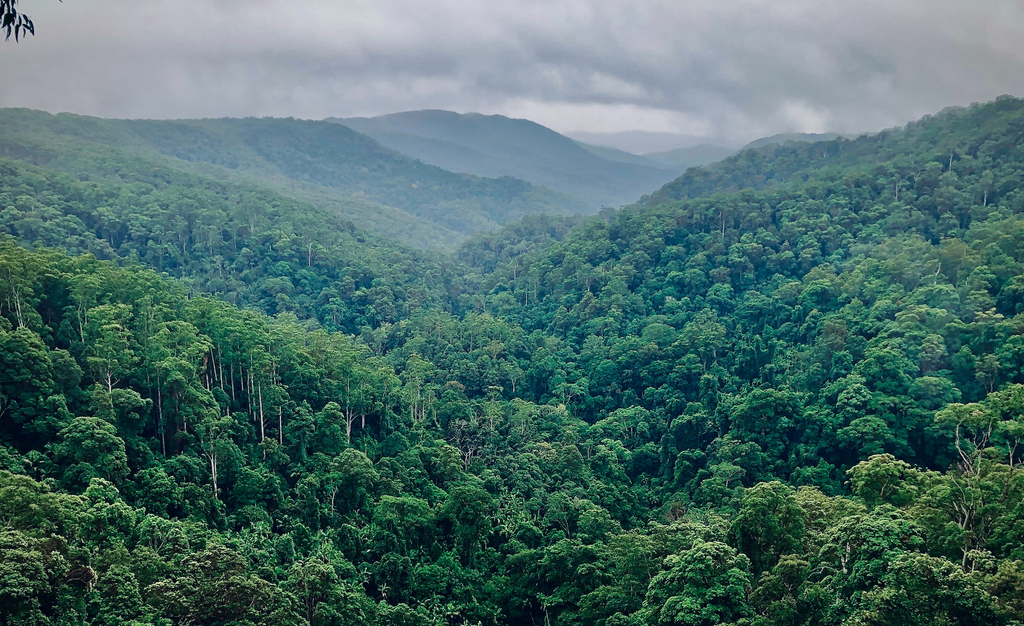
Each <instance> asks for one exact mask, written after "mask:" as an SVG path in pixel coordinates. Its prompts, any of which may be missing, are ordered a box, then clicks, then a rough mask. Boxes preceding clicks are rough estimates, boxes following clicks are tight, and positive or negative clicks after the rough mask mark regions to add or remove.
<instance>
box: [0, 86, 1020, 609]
mask: <svg viewBox="0 0 1024 626" xmlns="http://www.w3.org/2000/svg"><path fill="white" fill-rule="evenodd" d="M72 127H73V129H74V132H65V133H63V134H62V135H61V137H60V140H59V141H57V140H54V141H53V142H51V143H50V144H47V145H46V146H43V147H40V146H38V145H27V144H25V143H14V144H11V143H6V138H5V139H4V143H2V144H0V145H2V146H3V149H4V151H5V153H6V154H8V155H9V156H8V157H7V158H0V230H2V231H3V232H4V233H5V234H4V235H0V547H2V549H0V624H5V625H6V624H19V625H20V624H97V625H101V626H106V625H108V624H132V625H136V626H158V625H159V626H175V625H178V626H183V625H185V624H195V625H200V624H206V625H214V624H245V625H250V626H355V625H360V626H362V625H367V626H455V625H458V624H480V625H484V624H486V625H488V626H498V625H508V626H529V625H536V624H541V623H543V624H550V625H551V626H585V625H588V626H589V625H595V626H668V625H674V624H687V625H707V626H710V625H712V624H749V625H750V626H754V625H758V626H783V625H793V624H800V625H808V624H817V625H853V624H864V625H866V624H874V625H883V624H901V625H906V626H926V625H932V624H943V625H950V626H952V625H958V626H982V625H986V626H987V625H996V626H1014V625H1016V624H1020V623H1021V622H1022V619H1024V609H1022V603H1021V597H1022V596H1021V589H1024V571H1022V564H1021V558H1022V556H1024V555H1022V553H1021V546H1022V545H1024V523H1022V516H1024V467H1022V465H1021V460H1022V459H1021V455H1022V452H1021V445H1020V444H1021V439H1022V437H1024V427H1022V424H1024V417H1022V415H1024V191H1022V190H1024V150H1022V149H1021V146H1022V145H1024V100H1019V99H1015V98H1009V97H1003V98H1000V99H998V100H996V101H995V102H990V103H984V104H979V105H972V106H971V107H965V108H956V109H949V110H945V111H942V112H940V113H938V114H936V115H933V116H928V117H926V118H923V119H921V120H919V121H917V122H913V123H911V124H908V125H906V126H905V127H902V128H896V129H890V130H888V131H885V132H883V133H879V134H877V135H874V136H862V137H858V138H856V139H849V140H847V139H836V140H832V141H825V142H819V143H815V144H809V143H794V142H790V143H786V144H781V145H780V144H772V145H766V146H762V147H760V148H755V149H750V150H745V151H743V152H741V153H739V154H737V155H735V156H733V157H730V158H728V159H726V160H725V161H722V162H719V163H715V164H712V165H710V166H705V167H700V168H692V169H690V170H688V171H687V172H686V173H685V174H684V175H683V176H682V177H680V179H679V180H677V181H674V182H673V183H671V184H670V185H668V186H667V188H666V189H663V190H660V191H656V192H654V193H651V194H650V195H649V196H648V198H647V201H646V202H645V203H644V204H635V205H631V206H627V207H623V208H620V209H607V210H603V211H601V213H600V214H598V215H595V216H589V217H585V216H571V217H562V216H552V215H539V216H527V217H524V218H523V219H521V220H518V221H514V222H510V223H507V224H504V225H503V226H502V227H501V228H499V229H497V230H495V231H490V232H481V233H478V234H475V235H473V236H471V237H469V238H468V239H467V240H466V241H465V242H464V243H463V244H462V245H461V246H460V247H459V249H458V251H457V252H456V253H454V254H446V253H441V252H429V251H416V250H410V249H407V248H405V247H404V246H401V245H398V244H395V243H394V242H390V241H387V240H385V239H383V238H380V237H376V236H374V235H369V234H367V233H365V232H362V231H360V230H359V229H356V228H354V227H352V226H351V225H346V224H345V223H344V222H343V221H342V220H340V218H339V217H338V216H337V215H336V214H334V213H333V212H332V211H331V210H329V209H326V208H323V207H318V206H315V205H312V204H308V203H304V202H301V201H299V200H296V199H294V198H291V197H288V196H285V195H283V194H279V193H276V192H273V191H272V190H269V189H267V188H264V187H257V186H254V185H253V184H252V183H250V182H245V181H243V180H241V179H235V178H233V177H232V176H229V175H228V174H226V173H225V172H226V170H223V168H221V169H216V166H209V165H203V167H202V168H198V167H197V168H196V169H195V170H192V169H183V168H182V167H178V166H175V167H172V166H171V165H169V164H176V163H178V161H177V160H174V159H173V158H172V157H165V158H156V157H154V156H153V153H151V152H145V151H144V150H142V148H144V147H145V146H149V145H151V143H150V142H151V140H149V139H146V140H145V141H143V139H142V138H140V137H139V136H138V135H136V134H128V135H125V136H124V137H125V138H126V140H131V141H139V142H142V143H141V144H140V146H141V147H140V148H139V150H137V151H134V152H132V151H127V150H122V151H117V150H112V149H109V148H108V147H106V146H105V145H103V144H100V143H95V142H93V143H90V142H88V141H86V143H84V144H81V145H85V146H87V147H88V148H89V149H90V150H93V152H90V153H89V154H88V155H83V154H79V153H77V152H75V151H74V150H77V149H78V147H80V144H78V142H79V141H85V139H83V137H85V138H88V137H89V136H93V137H94V136H95V135H96V134H97V133H98V132H99V130H102V131H103V133H108V132H109V129H99V130H97V129H95V128H93V129H90V128H89V127H87V126H85V125H82V124H80V123H79V122H78V121H75V120H72ZM5 137H6V136H5ZM76 137H77V138H76ZM72 144H73V145H72ZM218 151H219V152H221V153H222V152H224V151H225V148H218ZM237 154H241V152H238V153H237ZM15 155H17V156H18V157H19V158H11V157H13V156H15ZM158 156H159V155H158ZM47 159H50V160H49V161H47ZM28 160H34V161H36V162H38V163H39V165H32V164H29V163H27V162H26V161H28ZM43 165H45V166H46V167H43ZM257 165H259V166H260V167H265V164H262V163H257ZM313 165H315V164H314V163H311V164H310V168H309V170H310V172H311V174H317V168H316V167H313ZM240 167H242V165H241V164H240ZM199 169H203V170H204V171H206V172H207V173H206V174H203V173H200V172H199V171H198V170H199ZM215 173H219V174H224V175H223V176H222V177H221V178H215V177H214V176H213V174H215ZM701 177H704V178H701ZM702 181H703V187H701V184H702ZM86 252H88V253H86ZM214 294H215V295H217V296H220V298H217V297H211V296H212V295H214ZM225 300H226V301H225ZM239 305H242V306H239Z"/></svg>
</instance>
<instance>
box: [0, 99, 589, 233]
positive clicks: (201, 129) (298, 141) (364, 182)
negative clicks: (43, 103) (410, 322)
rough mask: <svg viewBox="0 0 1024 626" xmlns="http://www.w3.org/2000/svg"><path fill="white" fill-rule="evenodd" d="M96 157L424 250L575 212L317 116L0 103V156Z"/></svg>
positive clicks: (61, 164) (531, 189)
mask: <svg viewBox="0 0 1024 626" xmlns="http://www.w3.org/2000/svg"><path fill="white" fill-rule="evenodd" d="M97 155H107V156H108V157H109V159H108V160H114V161H120V160H136V161H138V160H145V161H149V162H151V164H152V167H153V168H163V169H167V168H173V169H178V170H185V171H187V172H190V173H193V174H199V175H202V176H205V177H213V178H217V179H228V180H233V181H234V182H235V183H236V184H239V185H249V186H254V185H255V186H258V187H260V188H263V189H266V188H270V189H272V190H274V191H276V192H277V193H279V194H282V195H286V196H289V197H292V198H296V199H299V200H303V201H307V202H311V203H314V204H318V205H320V206H323V207H325V208H330V209H333V210H337V211H338V212H339V213H340V214H341V215H342V216H343V217H346V218H347V219H349V220H351V221H353V222H354V223H356V224H358V225H359V226H360V227H362V228H365V229H372V230H376V231H377V232H380V233H382V234H385V235H389V236H396V235H397V237H398V238H400V239H403V240H405V241H409V242H411V243H416V244H418V245H423V246H425V247H438V246H439V245H440V246H442V247H443V246H445V245H447V246H453V245H455V244H457V243H458V241H460V240H461V239H462V238H464V237H465V236H466V235H469V234H472V233H476V232H480V231H483V230H491V229H494V228H497V227H498V226H499V225H501V224H503V223H506V222H509V221H513V220H516V219H518V218H520V217H523V216H525V215H530V214H538V213H541V214H544V213H551V214H557V215H572V214H574V213H577V212H580V211H582V210H584V209H585V208H586V207H585V205H584V204H583V203H581V202H580V201H578V200H576V199H573V198H570V197H568V196H565V195H562V194H558V193H555V192H552V191H550V190H548V189H545V188H542V187H537V186H534V185H531V184H530V183H528V182H526V181H524V180H520V179H514V178H511V177H507V176H506V177H503V178H481V177H479V176H473V175H467V174H456V173H453V172H449V171H446V170H443V169H441V168H438V167H435V166H432V165H427V164H425V163H422V162H420V161H417V160H415V159H413V158H411V157H408V156H406V155H404V154H400V153H398V152H395V151H393V150H390V149H388V148H385V147H384V146H382V145H380V144H379V143H377V142H376V141H374V140H373V139H371V138H370V137H367V136H366V135H362V134H360V133H357V132H355V131H353V130H351V129H349V128H347V127H344V126H341V125H338V124H331V123H328V122H314V121H304V120H294V119H270V118H264V119H219V120H177V121H158V120H103V119H98V118H90V117H85V116H77V115H70V114H60V115H50V114H48V113H44V112H40V111H31V110H27V109H4V110H0V156H6V157H9V158H15V159H19V160H25V161H27V162H29V163H32V164H35V165H39V166H43V167H47V168H52V169H57V170H60V171H65V172H70V173H74V174H75V175H78V176H82V177H86V178H93V177H95V176H96V175H97V171H98V170H101V169H102V165H101V164H97V163H96V156H97ZM107 173H109V172H107ZM381 213H383V214H384V215H383V216H381V215H380V214H381ZM382 217H383V218H384V219H381V218H382Z"/></svg>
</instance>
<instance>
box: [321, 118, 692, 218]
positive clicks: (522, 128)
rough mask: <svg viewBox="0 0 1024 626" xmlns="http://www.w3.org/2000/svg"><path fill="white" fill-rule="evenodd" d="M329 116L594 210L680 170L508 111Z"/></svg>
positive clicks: (436, 161) (426, 158)
mask: <svg viewBox="0 0 1024 626" xmlns="http://www.w3.org/2000/svg"><path fill="white" fill-rule="evenodd" d="M328 121H333V122H337V123H338V124H344V125H346V126H349V127H351V128H353V129H355V130H357V131H359V132H361V133H365V134H367V135H369V136H371V137H373V138H374V139H376V140H377V141H379V142H381V143H382V144H384V145H386V146H388V147H390V148H393V149H395V150H398V151H399V152H403V153H406V154H409V155H411V156H413V157H415V158H417V159H420V160H421V161H423V162H425V163H431V164H433V165H437V166H439V167H443V168H445V169H447V170H451V171H454V172H470V173H473V174H477V175H479V176H490V177H500V176H513V177H515V178H521V179H523V180H528V181H530V182H531V183H533V184H535V185H542V186H544V187H547V188H549V189H553V190H555V191H558V192H561V193H564V194H568V195H571V196H573V197H575V198H579V199H580V200H582V201H584V202H585V203H586V205H587V206H588V208H589V209H590V210H589V211H588V212H590V213H594V212H596V211H597V210H598V209H600V208H601V207H602V206H620V205H622V204H628V203H631V202H634V201H635V200H636V199H637V198H639V197H640V196H641V195H642V194H643V193H646V192H648V191H650V189H652V188H654V187H657V186H659V185H661V184H664V183H665V182H667V181H668V180H671V179H672V177H673V176H674V175H677V174H678V172H676V171H673V170H666V169H663V168H661V167H659V166H658V165H657V164H638V163H627V162H624V161H622V160H621V159H613V160H609V159H607V158H604V157H603V156H601V155H598V154H594V153H593V152H592V151H590V150H587V149H585V148H584V147H582V146H580V145H578V144H577V143H576V142H575V141H573V140H571V139H569V138H567V137H564V136H562V135H560V134H558V133H556V132H555V131H553V130H551V129H549V128H545V127H544V126H541V125H540V124H536V123H534V122H531V121H529V120H517V119H511V118H508V117H505V116H502V115H480V114H478V113H468V114H458V113H452V112H449V111H409V112H405V113H395V114H392V115H382V116H380V117H374V118H350V119H335V118H330V119H329V120H328Z"/></svg>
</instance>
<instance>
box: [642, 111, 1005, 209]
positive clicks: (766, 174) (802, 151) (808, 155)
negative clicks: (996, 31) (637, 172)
mask: <svg viewBox="0 0 1024 626" xmlns="http://www.w3.org/2000/svg"><path fill="white" fill-rule="evenodd" d="M1020 109H1021V105H1020V100H1019V99H1016V98H1011V97H1009V96H1004V97H1001V98H998V99H996V101H994V102H990V103H985V104H977V105H972V106H971V107H966V108H952V109H947V110H944V111H942V112H940V113H937V114H935V115H934V116H927V117H924V118H922V119H921V120H919V121H917V122H912V123H910V124H907V125H906V126H905V127H902V128H895V129H890V130H886V131H883V132H880V133H877V134H874V135H870V136H868V135H865V136H861V137H858V138H856V139H852V140H851V139H844V138H838V139H833V140H831V141H821V142H817V143H804V142H793V143H788V144H785V145H767V146H763V147H761V148H756V149H753V150H744V151H743V152H740V153H738V154H736V155H733V156H731V157H729V158H727V159H725V160H723V161H721V162H719V163H714V164H712V165H709V166H705V167H701V168H697V169H694V170H691V171H688V172H686V173H684V174H683V175H682V176H680V177H679V178H677V179H676V180H674V181H672V182H671V183H668V184H667V185H665V186H664V187H662V188H661V189H659V190H658V191H657V192H655V193H653V194H651V197H650V199H648V200H646V202H647V203H648V204H658V203H662V202H667V201H671V200H678V199H683V198H696V197H699V196H703V195H709V194H713V193H718V192H728V191H737V190H740V189H764V188H767V187H771V186H776V185H782V184H785V183H787V182H790V181H804V180H808V179H811V178H815V177H818V176H820V175H822V174H823V173H825V172H828V171H829V170H832V169H835V168H843V167H855V166H858V165H864V166H870V165H874V164H876V163H882V162H893V163H894V164H895V165H894V167H896V168H897V169H898V172H899V174H900V175H903V174H906V175H907V176H910V177H912V178H914V177H919V176H921V175H922V174H924V170H923V169H922V168H924V167H925V166H926V165H927V164H928V161H927V160H926V159H923V158H922V156H921V155H922V154H929V155H931V154H940V153H941V154H944V155H945V161H946V165H945V168H944V169H943V170H941V171H940V172H938V173H937V174H941V173H942V172H946V171H948V170H949V169H950V164H955V163H956V162H957V161H960V160H966V161H967V163H971V162H972V161H973V159H975V158H976V157H975V156H974V155H975V154H980V155H981V156H983V157H993V158H999V159H1002V158H1007V156H1008V155H1011V156H1012V154H1014V150H1015V149H1016V146H1017V145H1018V144H1015V143H1012V142H1013V141H1015V140H1017V139H1018V137H1019V134H1020V132H1021V131H1020V128H1021V121H1020ZM934 162H935V165H932V166H931V167H932V168H933V172H932V173H933V174H936V172H935V171H934V168H936V167H938V166H939V165H941V164H940V163H938V160H937V158H936V160H935V161H934ZM971 171H972V173H974V172H973V169H972V170H971ZM894 184H895V181H894Z"/></svg>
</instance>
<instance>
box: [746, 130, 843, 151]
mask: <svg viewBox="0 0 1024 626" xmlns="http://www.w3.org/2000/svg"><path fill="white" fill-rule="evenodd" d="M839 137H840V135H839V133H780V134H778V135H770V136H768V137H762V138H760V139H755V140H754V141H751V142H750V143H748V144H747V145H745V146H743V147H742V148H740V150H741V151H742V150H750V149H751V148H760V147H762V146H767V145H771V144H780V145H783V144H786V143H787V142H790V141H802V142H805V143H817V142H819V141H832V140H833V139H838V138H839Z"/></svg>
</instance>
